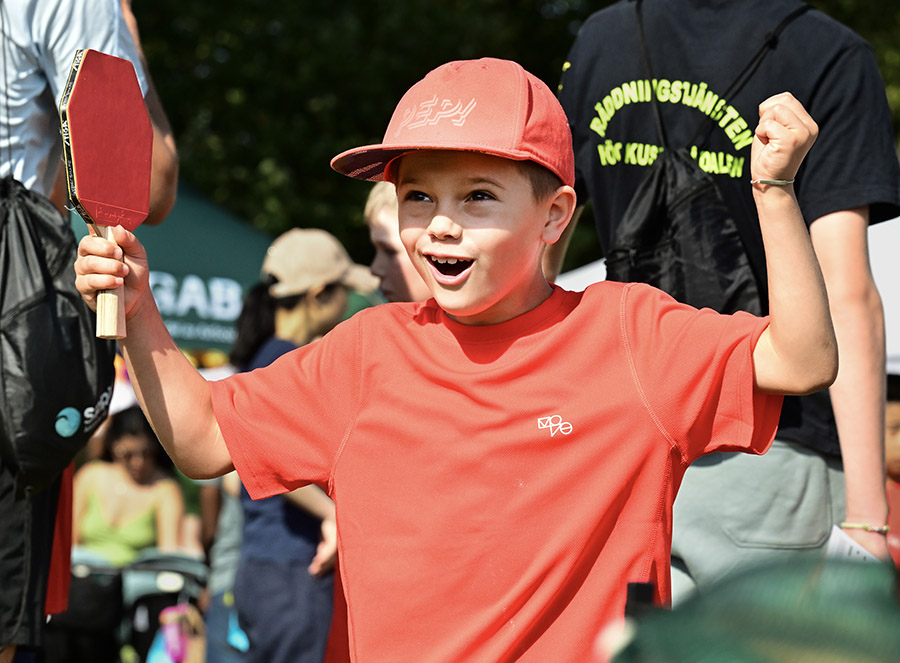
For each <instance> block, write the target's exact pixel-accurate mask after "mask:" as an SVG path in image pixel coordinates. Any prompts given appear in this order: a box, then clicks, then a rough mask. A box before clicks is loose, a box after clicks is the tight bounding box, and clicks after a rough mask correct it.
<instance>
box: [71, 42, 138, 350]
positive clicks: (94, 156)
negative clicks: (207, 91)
mask: <svg viewBox="0 0 900 663" xmlns="http://www.w3.org/2000/svg"><path fill="white" fill-rule="evenodd" d="M59 115H60V121H61V123H62V136H63V146H64V153H65V161H66V180H67V182H68V190H69V199H70V200H71V201H72V204H73V205H74V206H75V209H76V210H77V211H78V213H79V214H80V215H81V216H82V218H84V220H85V221H87V222H88V223H89V224H90V225H91V226H92V227H93V229H94V231H95V232H96V233H97V234H98V235H100V236H101V237H103V238H105V239H108V240H110V241H114V240H113V237H112V227H113V226H117V225H119V226H123V227H125V228H127V229H128V230H134V229H135V228H137V226H138V225H140V223H141V222H142V221H143V220H144V219H145V218H147V214H148V213H149V212H150V173H151V160H152V156H153V127H152V126H151V124H150V117H149V115H148V114H147V107H146V106H145V105H144V97H143V95H142V94H141V87H140V85H139V83H138V80H137V76H136V75H135V73H134V67H133V66H132V64H131V62H129V61H128V60H123V59H122V58H117V57H115V56H112V55H106V54H105V53H100V52H99V51H94V50H91V49H85V50H79V51H77V52H76V53H75V60H74V62H73V63H72V68H71V70H70V71H69V79H68V81H67V82H66V87H65V90H64V91H63V95H62V99H61V101H60V106H59ZM124 306H125V297H124V291H123V288H122V287H119V288H117V289H115V290H104V291H102V292H100V293H98V295H97V336H99V337H100V338H125V309H124Z"/></svg>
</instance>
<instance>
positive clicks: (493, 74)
mask: <svg viewBox="0 0 900 663" xmlns="http://www.w3.org/2000/svg"><path fill="white" fill-rule="evenodd" d="M412 150H460V151H466V152H482V153H484V154H492V155H494V156H499V157H504V158H507V159H513V160H515V161H525V160H529V161H534V162H535V163H539V164H540V165H542V166H544V167H545V168H547V169H549V170H550V171H551V172H553V173H555V174H556V175H557V176H558V177H559V178H560V179H561V180H562V182H563V183H564V184H568V185H570V186H571V185H572V184H574V182H575V159H574V156H573V153H572V134H571V132H570V131H569V122H568V120H567V119H566V114H565V112H564V111H563V109H562V106H560V105H559V101H558V100H557V99H556V95H554V94H553V93H552V92H551V91H550V88H548V87H547V86H546V85H545V84H544V83H543V82H542V81H541V80H540V79H538V78H537V77H535V76H533V75H532V74H530V73H528V72H527V71H525V69H523V68H522V66H521V65H519V64H517V63H515V62H512V61H510V60H498V59H495V58H483V59H481V60H458V61H455V62H448V63H447V64H444V65H441V66H440V67H438V68H437V69H434V70H432V71H431V72H429V73H428V74H427V75H426V76H425V78H423V79H422V80H421V81H419V82H418V83H416V84H415V85H413V86H412V87H411V88H410V89H409V91H408V92H407V93H406V94H405V95H403V98H402V99H401V100H400V103H399V104H397V108H396V109H395V110H394V115H393V116H392V117H391V122H390V124H388V128H387V132H386V133H385V134H384V140H383V141H382V142H381V143H380V144H378V145H365V146H363V147H357V148H354V149H352V150H347V151H346V152H342V153H341V154H338V155H337V156H336V157H334V159H332V160H331V167H332V168H334V169H335V170H336V171H337V172H339V173H342V174H344V175H348V176H349V177H353V178H356V179H360V180H369V181H372V182H377V181H379V180H382V179H387V180H390V181H393V178H392V174H391V173H390V172H389V168H388V166H389V164H390V162H391V161H392V160H393V159H396V158H397V157H399V156H401V155H403V154H405V153H407V152H410V151H412Z"/></svg>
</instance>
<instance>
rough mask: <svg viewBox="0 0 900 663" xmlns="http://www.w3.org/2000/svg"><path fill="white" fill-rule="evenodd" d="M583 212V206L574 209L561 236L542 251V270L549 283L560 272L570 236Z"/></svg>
mask: <svg viewBox="0 0 900 663" xmlns="http://www.w3.org/2000/svg"><path fill="white" fill-rule="evenodd" d="M582 212H584V205H579V206H578V207H576V208H575V213H574V214H572V218H571V219H570V220H569V225H567V226H566V229H565V230H563V233H562V235H560V236H559V239H558V240H556V242H554V243H553V244H548V245H547V247H546V248H545V249H544V258H543V268H544V276H545V277H546V279H547V280H548V281H550V283H554V282H555V281H556V279H557V277H558V276H559V273H560V272H561V271H562V267H563V262H564V261H565V258H566V252H567V251H568V250H569V244H570V243H571V241H572V235H573V234H574V233H575V227H576V226H577V225H578V221H579V219H581V214H582Z"/></svg>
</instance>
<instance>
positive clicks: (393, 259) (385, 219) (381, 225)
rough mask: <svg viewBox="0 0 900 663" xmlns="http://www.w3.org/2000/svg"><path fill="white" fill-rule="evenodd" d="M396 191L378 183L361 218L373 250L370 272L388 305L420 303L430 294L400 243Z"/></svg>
mask: <svg viewBox="0 0 900 663" xmlns="http://www.w3.org/2000/svg"><path fill="white" fill-rule="evenodd" d="M397 212H398V210H397V191H396V190H395V189H394V185H393V184H391V183H390V182H384V181H382V182H378V183H376V184H375V185H374V186H373V187H372V190H371V191H369V196H368V197H367V198H366V206H365V208H364V210H363V216H364V218H365V220H366V225H367V226H369V239H370V240H371V241H372V246H374V247H375V257H374V258H372V265H371V269H372V273H373V274H374V275H375V276H377V277H378V278H379V279H380V280H381V294H383V295H384V297H385V299H387V300H388V301H389V302H423V301H425V300H426V299H428V298H430V297H431V291H430V290H429V289H428V286H426V285H425V281H423V280H422V277H421V276H419V272H417V271H416V268H415V266H414V265H413V264H412V262H410V260H409V256H408V255H407V254H406V249H404V248H403V242H401V241H400V221H399V219H398V218H397Z"/></svg>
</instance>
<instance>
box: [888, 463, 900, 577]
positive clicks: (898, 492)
mask: <svg viewBox="0 0 900 663" xmlns="http://www.w3.org/2000/svg"><path fill="white" fill-rule="evenodd" d="M885 492H886V494H887V501H888V521H887V524H888V527H890V531H889V532H888V535H887V543H888V550H890V551H891V559H893V560H894V566H896V567H897V570H898V571H900V483H897V482H896V481H892V480H891V479H888V480H887V483H886V485H885Z"/></svg>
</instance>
